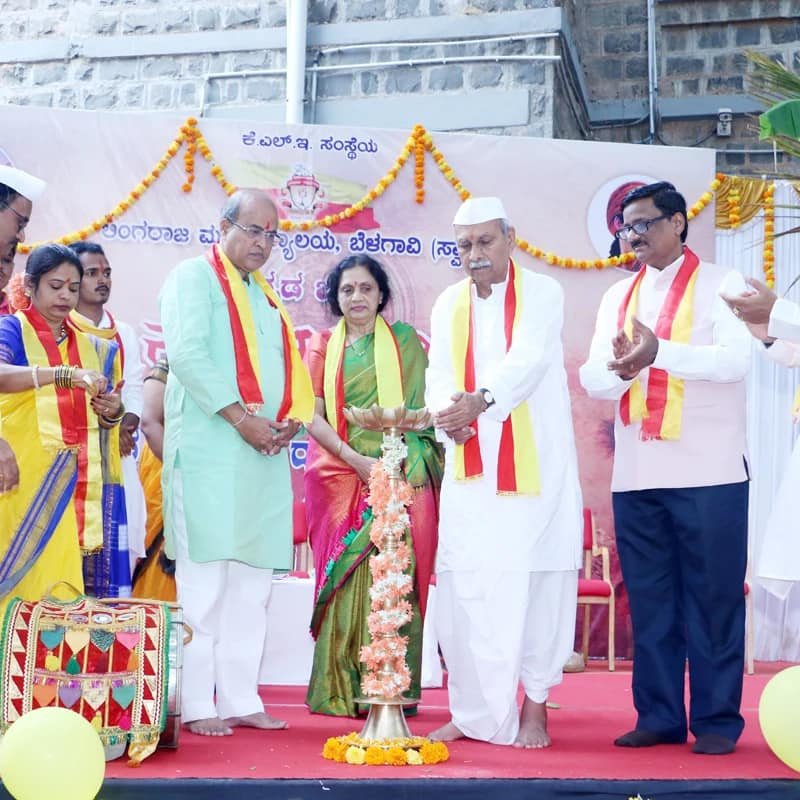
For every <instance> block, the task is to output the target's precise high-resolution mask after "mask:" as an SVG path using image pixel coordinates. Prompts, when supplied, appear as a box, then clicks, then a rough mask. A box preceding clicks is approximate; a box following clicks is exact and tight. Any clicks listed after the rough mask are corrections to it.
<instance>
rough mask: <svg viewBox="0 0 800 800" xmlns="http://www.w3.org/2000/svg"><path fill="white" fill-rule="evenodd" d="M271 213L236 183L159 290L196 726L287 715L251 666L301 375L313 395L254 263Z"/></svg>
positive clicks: (170, 484) (278, 558)
mask: <svg viewBox="0 0 800 800" xmlns="http://www.w3.org/2000/svg"><path fill="white" fill-rule="evenodd" d="M277 225H278V215H277V211H276V209H275V206H274V205H273V203H272V201H271V200H270V199H269V197H268V196H267V195H266V194H265V193H263V192H261V191H257V190H249V189H248V190H241V191H238V192H236V193H235V194H234V195H232V196H231V198H230V199H229V200H228V202H227V203H226V205H225V207H224V208H223V210H222V219H221V222H220V230H221V236H220V243H219V245H215V246H214V247H213V248H212V249H211V250H210V251H209V252H208V253H207V254H206V255H203V256H200V257H198V258H193V259H189V260H187V261H184V262H182V263H181V264H179V265H178V266H177V267H176V268H175V269H174V270H173V272H172V273H171V274H170V275H169V277H168V278H167V281H166V283H165V285H164V288H163V290H162V292H161V322H162V325H163V330H164V342H165V346H166V351H167V357H168V359H169V364H170V374H169V379H168V382H167V389H166V396H165V407H164V416H165V438H164V471H163V479H162V480H163V488H164V521H165V539H166V551H167V555H169V556H170V557H172V558H175V559H176V573H175V577H176V581H177V587H178V600H179V602H180V603H181V604H182V606H183V609H184V613H185V616H186V621H187V623H188V624H189V625H190V626H191V628H192V630H193V632H194V637H193V640H192V642H191V643H190V644H189V645H188V646H187V648H186V651H185V660H184V667H183V697H182V714H183V718H184V721H185V722H187V723H188V727H189V730H190V731H192V732H193V733H198V734H203V735H207V736H223V735H228V734H230V733H232V728H233V727H235V726H237V725H245V726H250V727H257V728H270V729H275V728H284V727H286V724H285V723H284V722H283V721H281V720H277V719H275V718H273V717H271V716H270V715H269V714H267V713H266V712H265V710H264V707H263V704H262V702H261V700H260V698H259V695H258V672H259V666H260V662H261V656H262V650H263V643H264V637H265V630H266V605H267V601H268V599H269V594H270V588H271V583H272V571H273V570H274V569H289V568H290V567H291V564H292V530H291V528H292V513H291V512H292V490H291V485H290V475H289V462H288V458H287V454H286V448H287V446H288V443H289V440H290V439H291V438H292V436H293V435H294V434H295V433H296V431H297V429H298V422H297V421H296V420H297V419H304V418H305V417H306V416H309V418H310V413H308V414H307V413H306V412H301V413H298V403H300V405H303V404H304V403H305V398H304V397H300V398H298V395H302V394H303V392H302V391H299V389H298V387H300V388H304V387H305V385H306V383H307V384H308V393H309V396H310V402H311V403H312V404H313V395H312V393H311V390H310V379H309V378H308V374H307V373H304V372H303V370H304V368H303V367H302V364H301V362H300V360H299V353H297V346H296V342H295V339H294V332H293V331H292V330H291V325H290V323H289V320H288V317H287V316H286V315H285V311H284V310H283V308H282V306H281V304H280V301H279V300H278V299H277V297H276V296H275V294H274V292H272V290H271V288H270V287H269V286H268V284H267V283H266V281H265V279H264V278H263V276H262V275H261V272H260V270H261V268H262V267H263V266H264V264H265V263H266V261H267V259H268V258H269V255H270V252H271V250H272V245H273V243H274V240H275V238H276V236H277V233H276V230H277ZM293 392H294V396H293V394H292V393H293ZM292 417H294V418H292ZM215 694H216V698H215ZM215 701H216V702H215Z"/></svg>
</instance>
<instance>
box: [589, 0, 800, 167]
mask: <svg viewBox="0 0 800 800" xmlns="http://www.w3.org/2000/svg"><path fill="white" fill-rule="evenodd" d="M654 6H655V21H656V29H657V64H658V76H659V80H658V96H659V105H660V106H661V109H662V118H661V122H660V124H659V125H658V126H657V128H656V131H655V140H656V141H657V142H659V143H664V144H681V145H691V144H694V143H695V142H700V145H699V146H705V147H714V148H717V149H718V150H719V151H720V156H719V158H718V165H719V167H720V169H722V170H724V171H726V172H737V171H751V172H752V171H756V172H759V171H765V172H770V171H772V169H773V167H774V162H773V154H772V148H771V147H770V146H769V145H768V144H767V143H759V142H758V134H757V122H755V121H754V119H753V118H752V117H753V115H754V114H756V113H757V110H758V108H759V106H758V104H756V103H754V102H753V101H752V100H751V101H748V100H747V99H746V92H747V89H748V79H747V73H748V72H749V71H750V64H749V62H748V60H747V58H746V56H745V51H746V50H748V49H753V50H758V51H760V52H762V53H765V54H767V55H769V56H770V57H776V58H781V59H782V60H783V61H784V63H786V64H788V65H790V66H794V67H797V66H798V65H799V64H800V24H798V21H797V20H798V17H800V0H724V1H721V0H657V2H655V3H654ZM574 33H575V40H576V46H577V49H578V50H579V51H580V54H581V62H582V67H583V69H584V73H585V76H586V81H587V85H588V87H589V101H590V103H592V102H593V103H596V104H598V106H600V107H604V108H605V109H607V110H608V109H610V108H612V107H613V106H614V105H616V106H619V105H620V104H622V103H623V102H627V103H628V104H629V112H630V114H633V115H635V114H637V113H638V112H640V111H642V112H646V111H647V108H646V101H647V97H648V80H647V75H648V63H647V2H646V0H592V2H590V3H586V4H585V13H583V14H580V15H577V18H576V19H575V21H574ZM637 101H638V104H637ZM726 107H727V108H733V110H734V118H733V135H732V136H731V137H718V136H716V121H717V116H716V111H717V109H719V108H726ZM595 136H596V138H598V139H607V140H614V141H630V142H641V141H647V140H648V138H649V137H650V126H649V124H648V121H645V122H644V123H642V124H638V125H631V124H625V125H623V126H621V127H616V128H605V129H603V128H598V129H597V130H596V131H595ZM742 150H747V151H748V152H746V153H745V152H741V151H742ZM781 162H782V159H780V158H779V169H781V170H783V171H785V170H786V169H789V170H790V171H795V169H794V168H793V166H792V165H791V164H782V163H781Z"/></svg>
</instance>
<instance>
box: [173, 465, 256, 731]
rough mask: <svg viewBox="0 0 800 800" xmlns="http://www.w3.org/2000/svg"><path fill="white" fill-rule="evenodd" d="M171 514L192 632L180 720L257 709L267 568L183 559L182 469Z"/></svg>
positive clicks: (224, 716)
mask: <svg viewBox="0 0 800 800" xmlns="http://www.w3.org/2000/svg"><path fill="white" fill-rule="evenodd" d="M173 514H174V520H173V523H174V531H175V555H176V559H175V580H176V583H177V587H178V602H179V603H180V604H181V605H182V606H183V613H184V617H185V619H186V622H187V624H188V625H189V626H190V627H191V628H192V631H193V634H194V635H193V637H192V641H191V642H190V643H189V644H188V645H187V646H186V650H185V651H184V661H183V676H182V691H181V695H182V700H181V713H182V715H183V721H184V722H191V721H192V720H196V719H208V718H210V717H217V716H218V717H220V718H221V719H227V718H228V717H242V716H245V715H247V714H254V713H256V712H260V711H263V710H264V704H263V703H262V702H261V698H260V697H259V696H258V673H259V668H260V665H261V656H262V653H263V650H264V640H265V636H266V630H267V602H268V601H269V595H270V591H271V589H272V570H271V569H259V568H257V567H251V566H249V565H247V564H243V563H242V562H240V561H210V562H208V563H204V564H200V563H197V562H195V561H192V560H191V559H190V558H189V549H188V543H187V531H186V522H185V518H184V515H183V482H182V481H181V474H180V470H176V471H175V477H174V481H173ZM215 689H216V705H215V703H214V691H215Z"/></svg>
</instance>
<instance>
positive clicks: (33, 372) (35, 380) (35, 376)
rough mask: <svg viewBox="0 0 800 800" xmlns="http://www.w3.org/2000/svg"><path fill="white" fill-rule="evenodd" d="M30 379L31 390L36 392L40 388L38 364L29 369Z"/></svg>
mask: <svg viewBox="0 0 800 800" xmlns="http://www.w3.org/2000/svg"><path fill="white" fill-rule="evenodd" d="M31 379H32V380H33V388H34V390H37V391H38V390H39V389H41V388H42V387H41V385H40V384H39V365H38V364H34V365H33V366H32V367H31Z"/></svg>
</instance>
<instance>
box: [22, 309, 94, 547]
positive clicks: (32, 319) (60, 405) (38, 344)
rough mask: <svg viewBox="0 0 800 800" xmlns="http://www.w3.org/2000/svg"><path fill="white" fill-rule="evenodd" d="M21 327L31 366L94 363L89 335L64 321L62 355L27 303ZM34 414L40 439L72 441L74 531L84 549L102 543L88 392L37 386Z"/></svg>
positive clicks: (51, 443)
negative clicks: (75, 468) (75, 475)
mask: <svg viewBox="0 0 800 800" xmlns="http://www.w3.org/2000/svg"><path fill="white" fill-rule="evenodd" d="M16 316H17V318H18V319H19V320H20V327H21V329H22V342H23V345H24V347H25V354H26V356H27V358H28V363H29V364H30V365H31V366H34V365H38V366H40V367H56V366H58V365H59V364H63V363H67V364H71V365H72V366H76V367H84V368H86V369H95V370H96V369H98V363H97V355H96V354H95V351H94V347H93V346H92V343H91V342H90V341H89V339H88V338H87V337H86V336H84V335H82V334H81V333H78V332H77V331H75V330H74V329H73V328H71V327H70V326H66V332H67V341H66V353H67V357H66V360H62V355H61V351H60V349H59V346H58V344H57V342H56V340H55V337H54V336H53V333H52V331H51V330H50V328H49V326H48V325H47V323H46V322H45V321H44V319H43V317H42V316H41V315H40V314H39V312H38V311H36V309H34V308H33V307H32V306H30V307H29V308H27V309H24V310H22V311H18V312H17V314H16ZM35 399H36V415H37V419H38V423H39V433H40V436H41V437H42V441H43V442H44V443H45V444H46V445H48V446H55V447H62V446H63V445H66V446H67V447H74V448H75V449H76V450H77V457H78V480H77V484H76V487H75V495H74V506H75V515H76V518H77V522H78V536H79V540H80V545H81V549H82V550H83V552H84V553H91V552H94V551H96V550H98V549H99V548H100V547H102V545H103V523H102V508H101V495H102V483H103V476H102V464H101V459H100V437H99V430H98V427H97V418H96V416H95V415H94V413H93V412H92V411H90V409H89V396H88V395H87V393H86V392H85V391H83V390H82V389H56V387H55V386H54V385H53V384H49V385H47V386H43V387H42V388H41V389H39V390H38V391H37V392H35Z"/></svg>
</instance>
